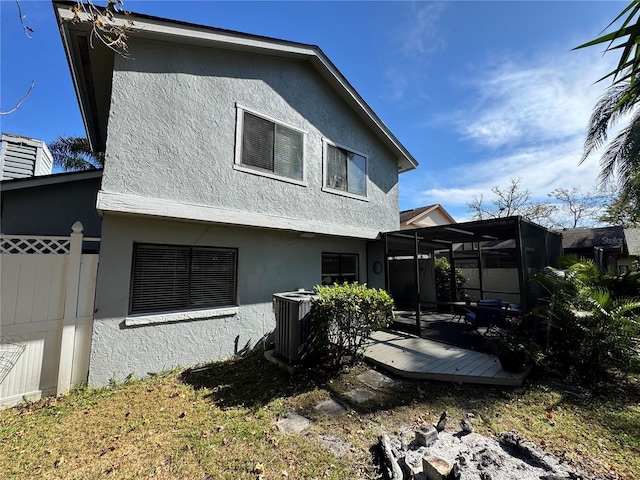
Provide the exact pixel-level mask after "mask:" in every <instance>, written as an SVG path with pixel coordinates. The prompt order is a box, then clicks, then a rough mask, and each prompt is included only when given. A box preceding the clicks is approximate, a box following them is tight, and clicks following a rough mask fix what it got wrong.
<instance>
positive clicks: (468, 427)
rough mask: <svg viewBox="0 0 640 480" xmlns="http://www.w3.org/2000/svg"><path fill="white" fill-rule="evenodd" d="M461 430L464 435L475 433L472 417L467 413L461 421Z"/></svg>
mask: <svg viewBox="0 0 640 480" xmlns="http://www.w3.org/2000/svg"><path fill="white" fill-rule="evenodd" d="M460 429H461V430H462V432H463V433H465V434H467V433H473V424H472V423H471V417H470V416H469V414H468V413H465V414H464V415H463V416H462V420H460Z"/></svg>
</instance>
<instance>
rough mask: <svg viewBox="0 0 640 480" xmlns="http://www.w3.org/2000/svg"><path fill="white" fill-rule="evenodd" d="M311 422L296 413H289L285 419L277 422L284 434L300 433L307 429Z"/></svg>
mask: <svg viewBox="0 0 640 480" xmlns="http://www.w3.org/2000/svg"><path fill="white" fill-rule="evenodd" d="M310 424H311V422H310V421H309V419H307V418H305V417H303V416H302V415H298V414H297V413H296V412H293V411H292V412H288V413H287V415H286V416H285V417H282V418H281V419H279V420H278V421H277V422H276V426H277V427H278V430H280V431H281V432H282V433H300V432H302V431H303V430H304V429H305V428H307V427H308V426H309V425H310Z"/></svg>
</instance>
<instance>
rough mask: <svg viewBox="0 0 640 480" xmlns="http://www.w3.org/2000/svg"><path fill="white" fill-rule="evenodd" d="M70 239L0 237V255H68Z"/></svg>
mask: <svg viewBox="0 0 640 480" xmlns="http://www.w3.org/2000/svg"><path fill="white" fill-rule="evenodd" d="M70 247H71V239H70V238H69V237H33V236H32V237H28V236H25V235H13V236H9V235H2V236H1V237H0V253H5V254H6V253H9V254H12V253H25V254H32V253H35V254H50V253H56V254H64V253H69V250H70Z"/></svg>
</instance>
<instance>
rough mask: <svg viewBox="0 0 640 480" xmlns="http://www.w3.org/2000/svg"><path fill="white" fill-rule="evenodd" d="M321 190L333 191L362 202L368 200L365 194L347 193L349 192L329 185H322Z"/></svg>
mask: <svg viewBox="0 0 640 480" xmlns="http://www.w3.org/2000/svg"><path fill="white" fill-rule="evenodd" d="M322 191H323V192H326V193H333V194H335V195H340V196H342V197H349V198H353V199H354V200H360V201H362V202H368V201H369V199H368V198H367V197H365V196H362V195H358V194H355V193H349V192H345V191H344V190H334V189H333V188H330V187H322Z"/></svg>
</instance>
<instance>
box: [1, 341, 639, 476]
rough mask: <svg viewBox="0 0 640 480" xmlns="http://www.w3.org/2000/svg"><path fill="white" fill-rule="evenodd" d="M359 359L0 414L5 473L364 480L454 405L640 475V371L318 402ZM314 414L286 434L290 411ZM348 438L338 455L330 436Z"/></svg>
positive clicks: (206, 378)
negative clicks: (587, 387)
mask: <svg viewBox="0 0 640 480" xmlns="http://www.w3.org/2000/svg"><path fill="white" fill-rule="evenodd" d="M367 368H368V367H367V366H366V365H364V364H361V365H357V366H356V367H354V368H352V369H351V370H349V371H347V372H343V373H341V374H340V375H337V376H334V377H327V376H324V375H322V374H321V373H318V372H312V371H306V372H300V373H298V374H296V375H293V376H290V375H289V374H287V373H285V372H283V371H281V370H279V369H278V367H276V366H275V365H273V364H271V363H268V362H267V361H266V360H264V359H263V357H262V356H261V355H260V354H258V353H252V354H250V355H248V356H246V357H244V358H240V359H235V360H231V361H227V362H221V363H215V364H211V365H209V366H208V367H207V368H206V369H201V370H196V371H193V372H191V371H188V370H187V371H181V372H171V373H167V374H165V375H161V376H156V377H152V378H148V379H145V380H141V381H129V382H127V383H125V384H123V385H118V386H113V387H108V388H104V389H79V390H77V391H75V392H73V393H71V394H69V395H67V396H64V397H62V398H58V399H53V398H49V399H44V400H41V401H39V402H36V403H31V404H25V405H23V406H20V407H17V408H13V409H7V410H4V411H0V478H3V479H10V478H20V479H24V478H38V479H40V478H56V479H59V478H65V479H66V478H69V479H81V478H86V479H96V478H144V477H152V478H166V479H169V478H171V479H174V478H186V479H234V480H236V479H258V478H259V479H265V480H266V479H298V478H300V479H303V478H304V479H306V478H308V479H312V478H318V479H320V478H322V479H324V478H329V479H340V480H343V479H347V478H348V479H368V478H379V475H378V472H377V469H376V466H375V465H374V462H373V460H372V450H371V449H372V447H373V446H374V445H376V444H377V439H378V435H380V434H382V433H390V432H395V431H397V430H398V428H399V427H400V426H402V425H416V426H417V425H419V424H421V423H424V422H428V423H435V422H436V421H437V419H438V417H439V416H440V413H441V412H442V411H444V410H446V411H447V412H449V415H450V417H452V418H453V420H456V421H455V422H452V423H454V425H453V426H452V428H456V429H457V419H459V418H460V417H461V414H462V412H463V411H465V410H467V411H471V412H473V413H474V414H475V418H476V423H475V427H476V431H477V432H478V433H483V434H487V435H497V434H500V433H503V432H506V431H509V430H514V431H516V432H517V433H518V434H519V435H520V436H521V437H523V438H525V439H527V440H531V441H533V442H535V443H537V444H539V445H542V446H543V447H544V448H545V449H546V450H547V451H549V452H551V453H554V454H555V455H557V456H559V457H562V458H564V459H565V460H566V461H568V462H572V463H574V464H576V465H578V466H579V467H580V468H582V469H584V470H587V471H588V472H590V473H592V474H595V475H598V476H600V477H602V478H624V479H634V478H635V479H637V478H640V368H636V369H635V371H634V372H633V373H632V374H630V375H628V376H625V377H620V378H617V379H616V380H615V381H612V382H611V383H610V384H609V385H603V386H599V387H598V388H595V389H594V391H593V392H594V393H593V395H591V396H590V397H586V398H583V397H577V396H573V395H571V394H568V393H565V392H563V390H561V389H559V388H558V387H554V386H549V385H546V384H543V383H541V382H538V381H536V380H532V381H530V382H529V383H528V384H527V385H525V386H524V387H521V388H516V389H513V388H498V387H484V386H470V385H454V384H448V383H437V382H426V381H425V382H418V381H404V382H400V383H399V384H398V386H396V387H394V388H393V390H389V391H386V392H384V393H382V394H381V395H379V396H378V397H377V398H376V399H374V400H372V401H371V402H369V403H367V404H364V405H355V406H353V409H352V410H351V411H350V412H349V413H348V414H347V415H344V416H342V417H337V418H325V417H323V416H321V415H320V414H318V413H317V412H316V411H315V409H314V406H315V405H317V404H318V403H319V402H320V401H322V400H324V399H328V398H330V397H332V396H333V397H340V398H343V399H345V400H346V399H347V397H345V396H344V394H345V392H347V391H349V390H351V389H353V388H356V387H361V386H362V385H361V384H360V383H359V381H358V380H357V378H356V376H357V374H359V373H361V372H363V371H365V370H366V369H367ZM292 409H295V410H296V411H297V412H298V413H300V414H302V415H305V416H307V417H308V418H310V419H311V420H313V422H312V424H311V426H310V427H309V428H308V429H307V430H305V431H304V432H302V433H300V434H288V435H284V434H282V433H280V432H278V430H277V428H276V426H275V424H274V422H275V421H276V420H277V419H278V418H279V417H281V416H283V415H285V414H286V413H287V412H288V411H290V410H292ZM327 434H330V435H333V436H335V437H338V438H340V439H342V440H344V441H347V442H349V443H350V444H351V449H350V450H348V451H347V453H346V454H344V455H342V456H340V457H337V456H335V455H334V454H332V453H331V452H330V451H329V450H327V449H326V448H325V447H323V446H322V444H321V442H320V441H319V438H320V436H321V435H327Z"/></svg>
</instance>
